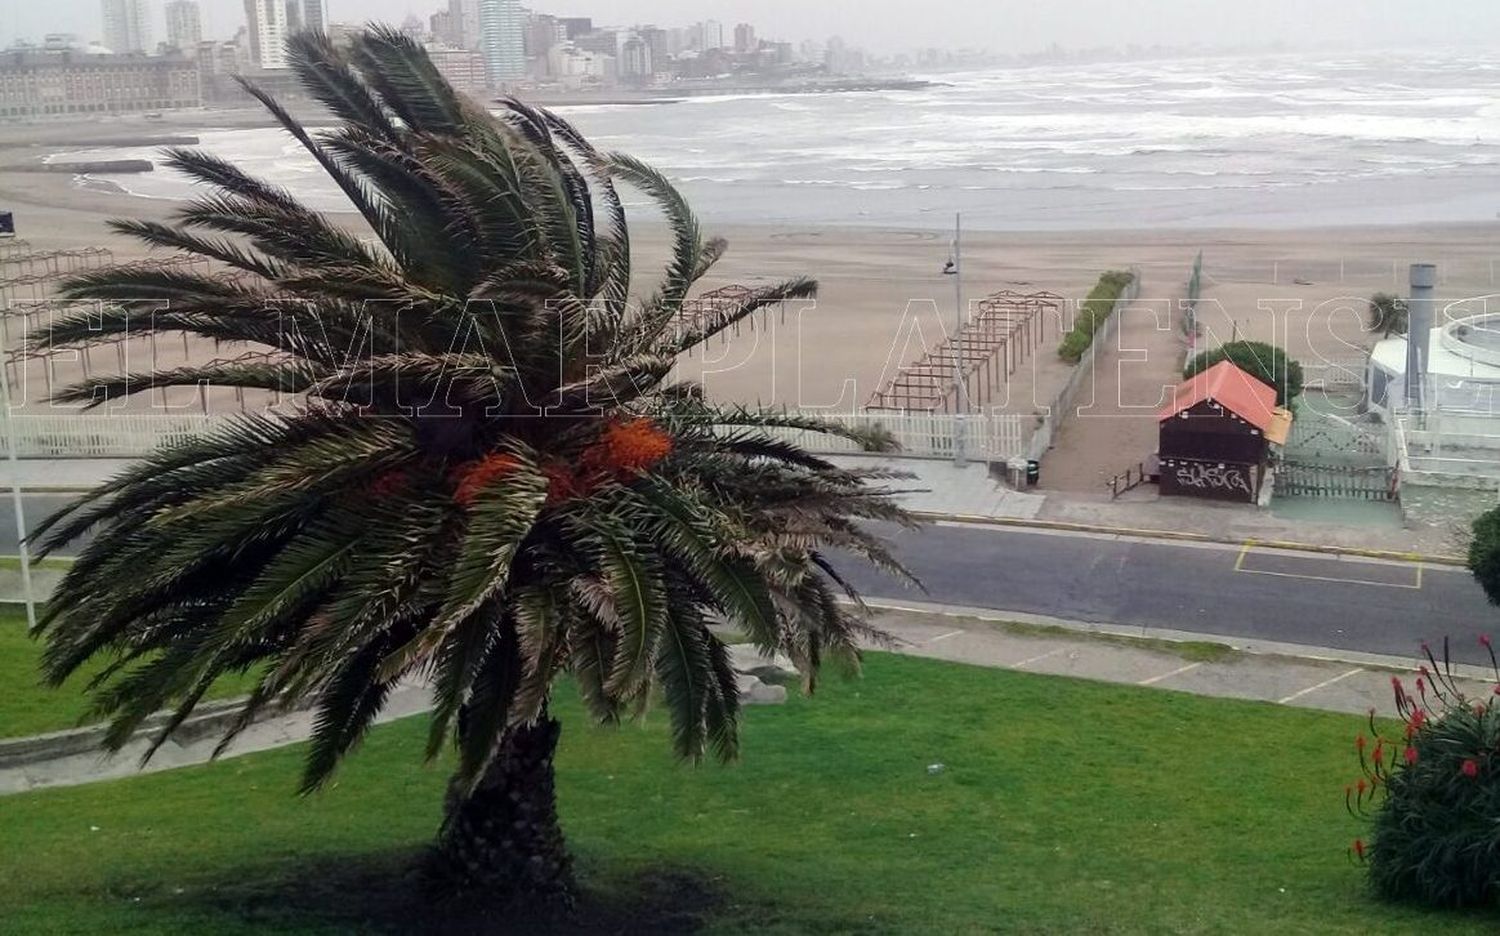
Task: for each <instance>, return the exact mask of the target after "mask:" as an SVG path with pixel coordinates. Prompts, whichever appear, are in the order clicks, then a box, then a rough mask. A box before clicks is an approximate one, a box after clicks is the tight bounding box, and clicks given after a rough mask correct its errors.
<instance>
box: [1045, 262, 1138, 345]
mask: <svg viewBox="0 0 1500 936" xmlns="http://www.w3.org/2000/svg"><path fill="white" fill-rule="evenodd" d="M1134 279H1135V274H1133V273H1128V272H1126V271H1124V270H1110V271H1109V272H1107V273H1105V274H1104V275H1103V276H1100V277H1099V282H1097V283H1095V284H1094V288H1093V289H1091V290H1089V294H1088V297H1087V298H1086V299H1084V300H1083V304H1082V305H1081V306H1079V309H1078V317H1077V318H1075V319H1074V320H1073V328H1072V330H1070V331H1069V332H1068V333H1067V334H1066V335H1064V336H1063V340H1062V344H1060V345H1058V346H1057V356H1058V357H1060V358H1062V359H1063V360H1064V361H1067V362H1068V363H1069V364H1077V363H1078V362H1079V361H1081V360H1083V354H1084V352H1085V351H1087V350H1088V349H1089V345H1091V344H1093V342H1094V333H1095V332H1097V331H1098V330H1099V329H1100V328H1102V327H1103V326H1104V321H1105V320H1106V319H1108V318H1109V314H1110V313H1111V312H1113V311H1114V308H1115V303H1116V302H1118V301H1119V300H1120V296H1121V295H1123V294H1124V292H1125V287H1127V286H1129V285H1130V283H1131V281H1132V280H1134Z"/></svg>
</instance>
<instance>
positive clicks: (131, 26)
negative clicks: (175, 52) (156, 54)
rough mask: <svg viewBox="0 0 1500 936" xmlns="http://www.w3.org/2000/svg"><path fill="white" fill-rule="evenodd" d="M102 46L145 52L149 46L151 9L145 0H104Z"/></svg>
mask: <svg viewBox="0 0 1500 936" xmlns="http://www.w3.org/2000/svg"><path fill="white" fill-rule="evenodd" d="M101 12H102V14H103V17H104V46H105V48H107V49H109V50H110V51H111V52H116V53H118V54H120V55H124V54H126V53H128V52H145V51H147V50H149V49H150V48H151V10H150V8H149V7H148V6H147V5H146V0H104V2H103V4H102V5H101Z"/></svg>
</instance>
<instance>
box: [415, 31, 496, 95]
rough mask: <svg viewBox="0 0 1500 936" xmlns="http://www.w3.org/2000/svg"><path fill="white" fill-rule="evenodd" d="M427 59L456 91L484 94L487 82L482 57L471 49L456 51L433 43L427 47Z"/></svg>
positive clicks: (450, 47)
mask: <svg viewBox="0 0 1500 936" xmlns="http://www.w3.org/2000/svg"><path fill="white" fill-rule="evenodd" d="M427 57H428V58H430V59H432V64H433V65H435V66H437V70H438V72H439V73H440V74H441V75H442V76H443V77H444V78H446V79H448V83H449V84H451V85H453V87H454V88H455V89H456V90H458V91H460V92H462V93H464V94H473V95H482V94H484V90H485V88H486V86H487V85H488V83H489V82H488V79H487V76H486V72H485V67H484V56H483V55H481V54H479V53H478V52H475V51H474V50H473V49H456V48H454V47H452V46H445V45H440V44H436V43H434V44H430V45H428V46H427Z"/></svg>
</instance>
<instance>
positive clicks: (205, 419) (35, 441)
mask: <svg viewBox="0 0 1500 936" xmlns="http://www.w3.org/2000/svg"><path fill="white" fill-rule="evenodd" d="M222 418H223V417H222V416H205V415H203V414H201V413H199V414H193V415H187V414H183V415H166V414H156V413H44V414H36V415H33V414H29V413H21V414H12V415H11V416H10V417H9V423H10V425H9V426H8V427H5V428H7V431H5V432H0V454H5V455H9V454H10V438H11V437H12V436H14V437H15V440H16V455H18V456H19V457H21V458H139V457H141V456H144V455H148V454H150V453H151V452H152V451H153V450H154V449H155V448H156V447H157V446H159V445H166V444H171V443H176V442H182V441H184V440H186V439H188V438H190V437H192V436H193V435H194V434H196V433H199V432H203V431H204V430H207V429H210V428H212V427H213V426H214V425H215V424H216V423H217V422H218V421H219V420H220V419H222Z"/></svg>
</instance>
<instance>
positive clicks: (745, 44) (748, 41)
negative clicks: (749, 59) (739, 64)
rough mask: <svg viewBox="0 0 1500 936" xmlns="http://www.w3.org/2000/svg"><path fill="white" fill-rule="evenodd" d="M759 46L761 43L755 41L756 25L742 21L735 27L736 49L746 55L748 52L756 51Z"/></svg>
mask: <svg viewBox="0 0 1500 936" xmlns="http://www.w3.org/2000/svg"><path fill="white" fill-rule="evenodd" d="M759 48H760V44H759V43H757V42H756V41H755V27H754V26H751V25H750V24H749V23H741V24H739V25H738V26H736V27H734V51H736V52H738V53H740V54H741V55H744V54H746V53H747V52H754V51H755V50H756V49H759Z"/></svg>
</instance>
